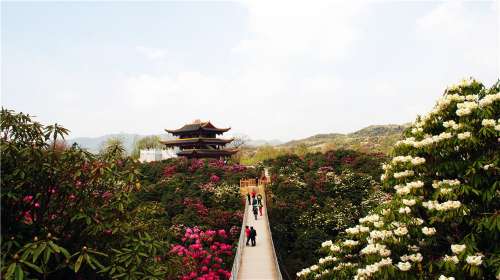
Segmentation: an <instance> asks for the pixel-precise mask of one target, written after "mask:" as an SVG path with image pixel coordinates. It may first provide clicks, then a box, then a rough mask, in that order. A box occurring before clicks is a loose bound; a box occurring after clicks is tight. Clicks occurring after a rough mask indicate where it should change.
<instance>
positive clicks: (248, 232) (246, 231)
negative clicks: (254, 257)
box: [245, 226, 250, 246]
mask: <svg viewBox="0 0 500 280" xmlns="http://www.w3.org/2000/svg"><path fill="white" fill-rule="evenodd" d="M245 235H246V236H247V246H248V242H250V229H249V228H248V226H245Z"/></svg>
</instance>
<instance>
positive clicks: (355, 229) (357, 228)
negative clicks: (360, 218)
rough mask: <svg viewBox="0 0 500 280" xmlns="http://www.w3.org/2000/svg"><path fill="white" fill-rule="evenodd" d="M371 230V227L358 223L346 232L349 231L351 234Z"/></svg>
mask: <svg viewBox="0 0 500 280" xmlns="http://www.w3.org/2000/svg"><path fill="white" fill-rule="evenodd" d="M369 231H370V228H369V227H365V226H361V225H356V226H355V227H352V228H348V229H346V230H345V232H346V233H349V234H359V233H363V232H369Z"/></svg>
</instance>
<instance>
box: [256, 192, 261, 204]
mask: <svg viewBox="0 0 500 280" xmlns="http://www.w3.org/2000/svg"><path fill="white" fill-rule="evenodd" d="M257 202H258V203H259V205H262V195H261V194H260V193H259V194H258V195H257Z"/></svg>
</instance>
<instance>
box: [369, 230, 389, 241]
mask: <svg viewBox="0 0 500 280" xmlns="http://www.w3.org/2000/svg"><path fill="white" fill-rule="evenodd" d="M389 237H392V231H390V230H373V231H371V232H370V239H372V240H377V239H380V240H384V239H387V238H389ZM372 242H373V241H372Z"/></svg>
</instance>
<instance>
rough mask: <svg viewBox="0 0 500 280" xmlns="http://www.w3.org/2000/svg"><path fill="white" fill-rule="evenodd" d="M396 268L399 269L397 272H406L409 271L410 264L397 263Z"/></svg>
mask: <svg viewBox="0 0 500 280" xmlns="http://www.w3.org/2000/svg"><path fill="white" fill-rule="evenodd" d="M397 267H398V268H399V270H401V271H408V270H410V269H411V263H410V262H399V263H398V264H397Z"/></svg>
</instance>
